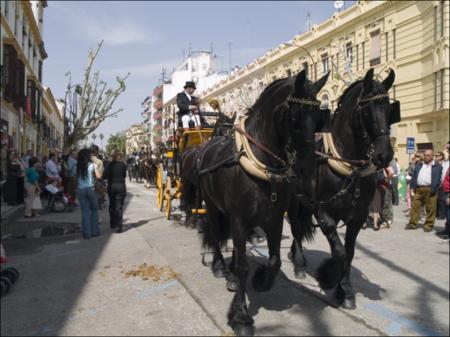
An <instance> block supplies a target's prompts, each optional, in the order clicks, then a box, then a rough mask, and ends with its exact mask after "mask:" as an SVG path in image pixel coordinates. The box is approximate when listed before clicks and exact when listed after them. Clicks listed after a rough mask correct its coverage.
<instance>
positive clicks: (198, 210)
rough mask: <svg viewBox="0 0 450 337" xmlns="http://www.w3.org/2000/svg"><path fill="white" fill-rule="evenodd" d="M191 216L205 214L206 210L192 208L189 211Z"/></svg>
mask: <svg viewBox="0 0 450 337" xmlns="http://www.w3.org/2000/svg"><path fill="white" fill-rule="evenodd" d="M191 212H192V214H206V209H204V208H193V209H191Z"/></svg>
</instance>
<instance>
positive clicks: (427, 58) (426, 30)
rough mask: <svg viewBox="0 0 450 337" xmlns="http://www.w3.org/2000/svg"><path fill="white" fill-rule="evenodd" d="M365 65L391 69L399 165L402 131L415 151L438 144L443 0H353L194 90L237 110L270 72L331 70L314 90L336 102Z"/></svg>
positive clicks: (444, 115)
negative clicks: (397, 104) (319, 88)
mask: <svg viewBox="0 0 450 337" xmlns="http://www.w3.org/2000/svg"><path fill="white" fill-rule="evenodd" d="M370 67H374V69H375V74H376V75H377V76H378V78H379V79H383V78H384V77H385V76H386V75H387V73H388V70H389V69H390V68H392V69H394V70H395V73H396V80H395V83H394V86H393V87H392V88H391V91H390V94H391V97H393V98H396V99H398V100H400V102H401V113H402V121H401V122H400V123H398V124H396V125H394V126H393V127H392V137H393V140H394V144H395V152H396V157H397V158H398V159H399V163H400V165H401V166H402V167H406V166H407V162H408V155H407V153H406V137H414V138H415V141H416V144H417V147H416V148H417V149H418V150H421V149H424V148H427V147H430V146H433V147H434V149H435V150H442V149H443V148H444V147H445V143H446V142H447V141H448V138H449V2H448V1H358V3H356V4H355V5H353V6H351V7H350V8H348V9H347V10H345V11H343V12H340V13H336V14H335V15H333V16H332V17H331V18H329V19H328V20H327V21H325V22H323V23H321V24H319V25H314V26H312V28H311V30H310V31H308V32H307V33H304V34H302V35H297V36H295V37H294V38H293V39H292V40H291V41H289V42H286V43H282V44H280V45H279V46H278V47H276V48H275V49H273V50H269V51H268V52H266V54H264V55H263V56H262V57H260V58H258V59H256V60H255V61H253V62H252V63H250V64H248V65H247V66H245V67H244V68H243V69H238V70H236V71H234V72H232V73H231V74H230V76H228V77H227V78H226V79H224V80H222V81H221V82H219V83H218V84H216V85H215V86H213V87H212V88H210V89H209V90H207V91H205V92H203V93H201V94H200V96H201V99H202V100H204V101H205V100H207V99H208V98H210V97H216V98H219V99H220V100H221V102H222V106H223V110H224V111H226V112H229V113H232V112H234V111H238V112H242V111H244V110H245V109H246V108H247V107H249V106H251V105H252V104H253V103H254V101H255V100H256V98H257V97H258V96H259V94H260V93H261V92H262V91H263V90H264V88H265V87H266V86H267V85H268V84H270V83H271V82H273V81H274V80H275V79H278V78H283V77H287V76H291V75H295V74H297V73H298V72H299V71H300V70H301V69H307V71H308V76H309V77H310V79H312V80H316V79H318V78H320V77H321V76H322V75H323V74H325V73H326V72H327V71H331V76H330V79H329V80H328V82H327V84H326V85H325V87H324V88H323V89H322V91H321V92H320V93H319V95H318V97H319V99H321V100H328V101H329V105H330V108H331V109H335V108H336V102H337V100H338V98H339V96H340V95H341V94H342V92H343V90H344V89H345V88H346V87H347V84H348V83H351V82H352V81H355V80H356V79H359V78H362V77H363V76H364V74H365V73H366V71H367V70H368V69H369V68H370ZM342 79H343V80H345V82H347V84H346V83H345V82H344V81H343V80H342Z"/></svg>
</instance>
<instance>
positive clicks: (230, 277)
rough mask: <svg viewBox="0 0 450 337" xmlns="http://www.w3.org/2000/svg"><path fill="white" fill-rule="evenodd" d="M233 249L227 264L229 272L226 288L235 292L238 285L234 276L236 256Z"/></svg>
mask: <svg viewBox="0 0 450 337" xmlns="http://www.w3.org/2000/svg"><path fill="white" fill-rule="evenodd" d="M235 256H236V255H235V249H233V252H232V255H231V262H230V264H229V265H228V270H229V273H228V275H227V289H228V290H229V291H232V292H235V291H236V290H237V287H238V282H237V277H236V268H235V266H236V257H235Z"/></svg>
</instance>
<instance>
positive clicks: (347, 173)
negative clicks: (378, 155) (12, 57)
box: [297, 93, 400, 207]
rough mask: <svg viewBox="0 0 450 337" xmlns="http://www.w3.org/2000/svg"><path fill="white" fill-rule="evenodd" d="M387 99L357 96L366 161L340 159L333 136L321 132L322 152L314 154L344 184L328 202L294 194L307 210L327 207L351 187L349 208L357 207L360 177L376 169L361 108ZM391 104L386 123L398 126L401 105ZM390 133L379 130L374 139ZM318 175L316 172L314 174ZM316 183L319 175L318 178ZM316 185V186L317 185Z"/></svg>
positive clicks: (348, 191) (372, 149)
mask: <svg viewBox="0 0 450 337" xmlns="http://www.w3.org/2000/svg"><path fill="white" fill-rule="evenodd" d="M384 98H387V99H389V94H387V93H386V94H379V95H374V96H371V97H367V98H361V97H359V98H358V100H357V105H356V110H357V112H358V114H357V116H358V122H359V124H360V127H361V130H362V136H363V139H364V142H365V144H366V146H367V148H368V151H367V153H366V157H367V160H351V159H344V158H342V157H341V156H340V155H339V153H338V151H337V149H336V147H335V144H334V141H333V137H332V134H331V133H330V132H326V133H323V134H322V135H323V146H324V151H325V152H320V151H316V155H318V156H320V157H322V158H323V159H325V161H326V162H327V164H328V165H329V167H330V168H331V169H332V170H333V171H335V172H336V173H338V174H340V175H343V176H344V177H345V180H344V183H343V184H342V187H341V189H340V190H339V191H338V192H337V193H336V194H334V195H333V196H332V197H331V198H330V199H328V200H327V201H316V200H311V199H310V198H308V197H307V196H305V195H302V194H297V197H298V198H299V199H302V200H303V202H304V203H306V204H308V205H309V206H310V207H317V206H318V205H326V204H330V203H332V202H334V201H336V200H338V199H341V198H343V197H344V196H346V195H348V194H349V193H350V189H351V187H352V186H353V185H354V186H355V188H354V191H353V194H352V200H351V205H352V207H355V206H356V205H357V204H358V199H359V197H360V195H361V190H360V183H361V178H364V177H367V176H370V175H372V174H374V173H375V171H376V167H375V165H374V164H373V162H372V159H373V158H372V157H373V153H374V146H373V142H372V141H371V139H370V136H369V133H368V131H367V128H366V123H364V120H362V116H363V115H364V117H365V118H366V119H367V118H368V117H367V115H368V114H367V112H366V110H364V109H363V105H365V104H368V103H371V102H374V101H376V100H380V99H384ZM390 105H391V109H392V110H391V115H390V120H389V125H391V124H394V123H397V122H399V121H400V102H399V101H397V100H394V102H393V103H391V104H390ZM389 134H390V131H389V130H384V129H382V128H379V129H375V131H374V136H375V137H376V138H378V137H381V136H389ZM317 175H318V173H317ZM317 180H318V176H317ZM316 186H318V184H317V185H316Z"/></svg>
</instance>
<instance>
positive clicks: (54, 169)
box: [45, 153, 61, 185]
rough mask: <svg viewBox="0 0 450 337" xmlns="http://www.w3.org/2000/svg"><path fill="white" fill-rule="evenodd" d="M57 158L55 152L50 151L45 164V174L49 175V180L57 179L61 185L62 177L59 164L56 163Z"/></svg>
mask: <svg viewBox="0 0 450 337" xmlns="http://www.w3.org/2000/svg"><path fill="white" fill-rule="evenodd" d="M55 160H56V159H55V154H54V153H50V155H49V158H48V161H47V163H46V164H45V174H46V175H47V180H48V181H49V182H53V181H57V182H58V185H59V183H60V182H61V177H60V176H59V172H58V166H57V165H56V162H55Z"/></svg>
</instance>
